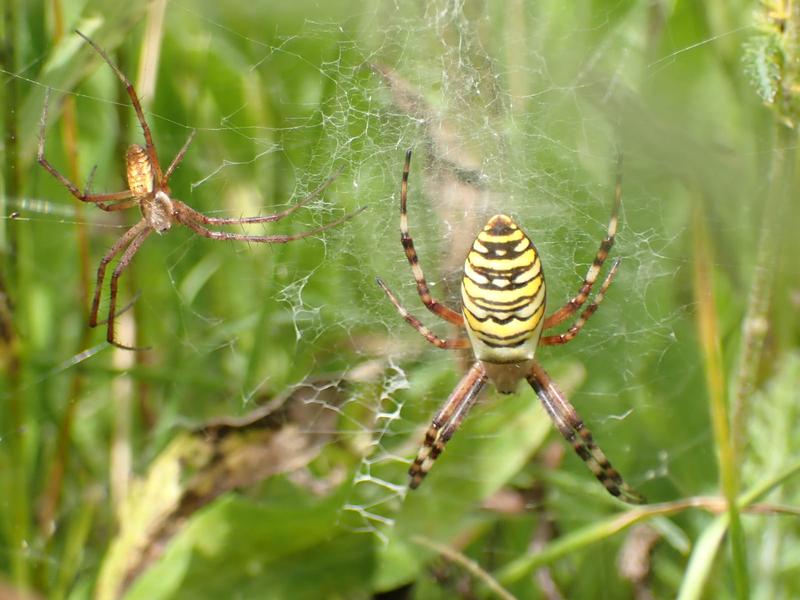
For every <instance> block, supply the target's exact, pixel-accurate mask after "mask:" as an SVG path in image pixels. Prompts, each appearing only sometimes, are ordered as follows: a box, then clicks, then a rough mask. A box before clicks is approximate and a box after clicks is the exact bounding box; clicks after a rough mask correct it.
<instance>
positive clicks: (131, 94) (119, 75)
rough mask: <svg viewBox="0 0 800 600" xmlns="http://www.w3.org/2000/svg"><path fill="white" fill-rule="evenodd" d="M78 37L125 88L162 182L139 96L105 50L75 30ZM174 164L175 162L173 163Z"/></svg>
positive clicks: (151, 135) (149, 154)
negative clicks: (104, 63)
mask: <svg viewBox="0 0 800 600" xmlns="http://www.w3.org/2000/svg"><path fill="white" fill-rule="evenodd" d="M75 33H77V34H78V35H79V36H81V37H82V38H83V39H84V40H86V42H87V43H88V44H89V45H90V46H91V47H92V48H94V51H95V52H97V53H98V54H99V55H100V56H101V57H102V59H103V60H104V61H106V64H108V66H109V67H111V68H112V69H113V70H114V73H116V75H117V79H119V80H120V81H121V82H122V85H124V86H125V91H126V92H127V93H128V97H129V98H130V100H131V104H132V105H133V110H134V111H135V112H136V118H137V119H138V121H139V125H140V126H141V128H142V133H143V134H144V141H145V145H146V146H147V155H148V156H149V157H150V163H151V164H152V165H153V168H154V169H155V170H156V173H155V180H156V181H158V182H163V181H164V177H163V174H162V173H161V165H160V164H159V162H158V154H157V153H156V147H155V144H153V134H152V133H151V132H150V126H149V125H148V124H147V120H146V119H145V118H144V111H143V110H142V103H141V102H139V96H138V95H137V94H136V90H135V89H134V87H133V84H132V83H131V82H130V80H129V79H128V78H127V77H126V76H125V74H124V73H123V72H122V71H121V70H120V69H119V67H118V66H117V65H115V64H114V63H113V62H112V61H111V59H110V58H109V56H108V54H106V52H105V50H103V49H102V48H101V47H100V46H98V45H97V44H96V43H95V42H94V41H93V40H92V39H90V38H89V37H87V36H85V35H84V34H83V33H81V32H80V31H78V30H77V29H76V30H75ZM173 162H175V161H173Z"/></svg>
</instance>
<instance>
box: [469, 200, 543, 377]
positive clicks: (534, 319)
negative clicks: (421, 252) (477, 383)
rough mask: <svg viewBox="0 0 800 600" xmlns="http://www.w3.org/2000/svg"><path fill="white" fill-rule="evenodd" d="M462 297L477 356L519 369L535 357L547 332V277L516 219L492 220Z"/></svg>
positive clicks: (472, 255)
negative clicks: (543, 321) (544, 320)
mask: <svg viewBox="0 0 800 600" xmlns="http://www.w3.org/2000/svg"><path fill="white" fill-rule="evenodd" d="M461 299H462V305H463V313H464V321H465V324H466V327H467V333H468V335H469V338H470V341H471V343H472V349H473V351H474V353H475V358H477V359H478V360H480V361H483V362H485V363H492V364H499V365H517V366H519V365H520V364H522V363H526V362H527V361H530V360H532V359H533V356H534V354H535V352H536V346H537V345H538V343H539V337H540V335H541V332H542V316H543V314H544V307H545V283H544V275H543V274H542V266H541V261H540V260H539V254H538V252H537V251H536V248H535V247H534V245H533V242H531V240H530V238H528V236H527V235H525V233H524V232H523V231H522V230H521V229H520V228H519V227H518V226H517V224H516V223H514V221H513V220H512V219H511V218H510V217H507V216H506V215H495V216H494V217H492V218H491V219H489V221H488V223H487V224H486V225H485V226H484V228H483V230H482V231H481V232H480V233H479V234H478V237H477V238H476V239H475V242H474V243H473V244H472V249H471V250H470V252H469V254H468V255H467V259H466V261H465V263H464V277H463V279H462V281H461ZM521 376H522V375H519V376H517V377H515V379H518V378H519V377H521ZM493 379H494V378H493ZM503 387H506V386H503Z"/></svg>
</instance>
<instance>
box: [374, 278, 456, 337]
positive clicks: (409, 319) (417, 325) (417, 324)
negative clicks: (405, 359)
mask: <svg viewBox="0 0 800 600" xmlns="http://www.w3.org/2000/svg"><path fill="white" fill-rule="evenodd" d="M376 280H377V282H378V285H379V286H381V289H382V290H383V291H384V293H385V294H386V295H387V296H388V297H389V300H391V302H392V304H394V307H395V308H396V309H397V312H399V313H400V316H401V317H403V318H404V319H405V320H406V323H408V324H409V325H411V326H412V327H413V328H414V329H416V330H417V331H418V332H419V333H420V335H422V337H424V338H425V339H426V340H428V341H429V342H430V343H431V344H433V345H434V346H436V347H438V348H444V349H446V350H452V349H465V348H469V347H470V344H469V339H468V338H454V339H446V340H445V339H442V338H440V337H438V336H437V335H436V334H435V333H433V332H432V331H431V330H430V329H428V328H427V327H425V325H423V324H422V321H420V320H419V319H418V318H417V317H415V316H414V315H412V314H411V313H409V312H408V311H407V310H406V309H405V308H404V307H403V305H402V304H400V301H399V300H398V299H397V296H395V295H394V293H393V292H392V290H390V289H389V287H388V286H387V285H386V284H385V283H384V282H383V279H381V278H380V277H377V278H376Z"/></svg>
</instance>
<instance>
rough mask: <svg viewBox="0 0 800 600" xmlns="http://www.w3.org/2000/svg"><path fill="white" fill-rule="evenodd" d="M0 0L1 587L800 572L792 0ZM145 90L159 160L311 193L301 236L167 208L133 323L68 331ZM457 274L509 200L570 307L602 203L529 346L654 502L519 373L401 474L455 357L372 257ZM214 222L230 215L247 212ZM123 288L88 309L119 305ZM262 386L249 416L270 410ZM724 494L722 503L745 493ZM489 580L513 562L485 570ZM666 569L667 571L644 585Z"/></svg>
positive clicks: (220, 177)
mask: <svg viewBox="0 0 800 600" xmlns="http://www.w3.org/2000/svg"><path fill="white" fill-rule="evenodd" d="M221 4H223V3H218V2H206V1H200V2H191V3H189V2H170V3H166V2H130V3H127V4H125V5H122V4H120V3H118V2H111V1H107V2H103V1H90V0H87V1H84V2H70V3H61V2H57V1H56V2H50V3H40V2H20V1H19V0H4V2H3V4H2V10H3V22H2V25H0V27H1V28H2V39H3V48H2V61H3V62H2V64H1V65H0V68H2V77H3V86H2V88H0V95H1V97H2V104H0V106H2V112H3V122H2V128H3V140H4V144H3V146H2V157H3V161H2V164H3V170H2V178H1V179H0V192H1V193H0V202H1V203H2V211H0V251H1V254H0V260H1V261H2V262H1V263H0V338H1V339H0V360H2V364H3V376H2V379H0V596H2V597H9V595H10V597H15V596H13V594H15V593H16V594H24V595H23V596H22V597H31V598H37V597H47V598H89V597H98V598H113V597H123V596H124V597H128V598H161V597H163V598H182V597H186V598H221V597H237V598H369V597H375V596H376V595H378V594H384V595H383V596H380V597H387V598H388V597H391V598H405V597H408V598H453V597H463V598H482V597H498V596H501V597H518V598H540V597H545V598H558V597H567V598H647V597H656V598H662V597H678V596H680V597H683V598H701V597H708V598H712V597H713V598H728V597H738V598H747V597H752V598H781V597H783V598H790V597H797V596H800V583H798V581H800V579H798V578H797V576H796V573H797V569H798V563H800V545H799V544H798V539H799V535H800V524H798V518H797V516H798V508H797V506H798V497H799V496H800V488H799V486H798V478H797V476H796V475H797V471H798V469H800V464H798V450H800V442H798V437H797V435H796V434H795V433H794V431H795V428H796V424H797V421H798V400H799V398H798V392H797V390H798V383H800V355H798V352H797V348H798V333H799V332H798V319H797V316H796V315H797V313H798V305H800V281H799V280H798V269H797V266H796V261H795V260H794V257H795V256H796V255H797V253H798V251H800V248H798V240H797V238H796V236H792V235H791V233H792V232H793V231H796V230H797V228H798V225H800V223H798V221H800V211H798V210H797V208H796V205H797V202H796V199H795V198H794V197H793V192H794V191H795V190H797V189H798V185H797V184H798V181H797V173H796V168H795V163H796V161H797V140H796V135H795V130H796V107H797V100H796V93H797V91H798V90H797V85H798V84H797V81H798V80H797V78H796V72H795V70H796V66H795V65H796V64H798V63H797V59H798V54H797V52H796V48H795V44H796V42H795V40H796V38H797V33H798V27H800V18H798V15H797V14H796V11H797V10H798V9H797V8H796V7H795V6H794V5H793V4H792V3H789V2H764V3H757V2H729V3H708V4H706V3H700V2H666V1H660V0H656V1H647V2H645V1H641V0H640V1H638V2H637V1H621V2H608V1H600V0H596V1H583V2H576V3H571V4H570V3H562V2H555V1H541V2H533V1H531V2H523V1H522V0H507V1H505V2H496V3H489V2H477V1H471V0H467V1H465V2H452V1H446V0H435V1H434V2H429V3H425V2H414V3H411V2H408V3H391V2H376V3H360V2H348V1H344V0H342V1H337V2H326V3H318V2H309V1H305V0H300V1H298V2H293V3H256V2H250V3H246V2H238V1H233V2H226V3H224V6H221ZM76 28H77V29H79V30H81V31H82V32H83V33H85V34H86V35H88V36H90V37H91V38H92V39H94V40H95V41H96V42H97V43H98V44H99V45H100V46H101V47H103V48H104V49H106V51H107V52H108V53H109V54H110V56H111V57H112V59H113V60H114V61H115V62H116V63H117V64H118V65H119V66H120V68H121V69H122V70H123V71H124V72H125V73H126V74H127V75H128V76H129V78H130V79H131V80H132V81H133V83H134V85H135V86H136V88H137V90H138V91H139V93H140V96H141V97H142V101H143V104H144V107H145V111H146V114H147V117H148V121H149V123H150V126H151V128H152V129H153V135H154V138H155V143H156V146H157V148H158V151H159V155H160V157H161V161H162V163H163V164H164V165H166V164H168V163H169V161H170V160H171V158H172V156H174V154H175V153H176V152H177V151H178V150H179V148H180V147H181V145H182V144H183V143H184V141H185V140H186V138H187V136H188V135H189V133H190V132H191V131H193V130H194V131H196V133H197V134H196V137H195V139H194V141H193V143H192V145H191V147H190V148H189V151H188V153H187V155H186V157H185V159H184V161H183V162H182V164H181V166H180V167H179V168H178V170H177V171H176V173H175V175H174V177H173V178H172V181H171V188H172V192H173V194H174V196H175V197H177V198H180V199H182V200H183V201H185V202H186V203H188V204H189V205H191V206H192V207H194V208H196V209H198V210H200V211H203V212H204V213H206V214H209V215H213V216H228V217H237V216H241V215H254V214H268V213H273V212H276V211H279V210H283V209H285V208H287V207H288V206H291V205H292V204H293V203H294V202H297V201H298V200H300V199H301V198H303V197H304V196H305V194H306V193H307V192H308V191H310V190H312V189H314V188H315V187H316V186H317V185H319V184H320V183H321V182H322V181H324V180H325V179H326V178H327V177H329V176H330V175H331V174H332V173H334V172H336V171H337V169H342V172H341V174H340V175H339V176H338V178H337V179H336V181H335V182H334V183H333V184H332V185H331V186H330V188H329V189H328V190H326V192H325V193H324V194H323V195H322V196H321V197H320V198H319V199H315V200H314V201H312V202H311V203H310V205H309V207H308V208H303V209H301V210H300V211H298V212H297V213H295V214H293V215H292V216H290V217H288V218H287V219H285V220H283V221H281V222H279V223H275V224H270V225H267V226H260V225H257V226H253V227H251V228H249V229H248V231H252V232H253V233H270V234H272V233H296V232H301V231H304V230H307V229H310V228H314V227H316V226H319V225H321V224H324V223H326V222H329V221H331V220H334V219H336V218H339V217H341V216H343V215H344V214H346V213H349V212H352V211H354V210H356V209H358V208H360V207H364V206H366V207H367V209H366V211H365V212H363V213H361V214H360V215H358V216H357V217H356V218H355V219H353V220H352V221H350V222H347V223H346V224H344V225H342V226H340V227H337V228H335V229H332V230H329V231H326V232H324V233H322V234H320V235H318V236H315V237H313V238H310V239H307V240H302V241H297V242H293V243H291V244H285V245H273V246H269V247H267V246H258V245H255V244H244V243H236V242H216V241H212V240H208V239H204V238H200V237H198V236H196V235H194V234H193V233H192V232H191V231H189V230H187V229H186V228H182V227H175V228H173V229H172V230H171V231H169V232H167V233H166V234H165V235H163V236H151V238H149V239H148V241H147V242H146V244H145V245H144V246H143V248H142V250H141V251H140V252H139V253H138V255H137V256H136V258H135V259H134V261H133V263H132V266H131V268H130V269H129V270H128V271H127V272H126V274H125V275H124V276H123V278H122V280H121V286H120V289H121V293H120V301H121V302H122V304H124V303H126V302H127V301H129V300H130V299H132V298H135V297H137V294H140V295H139V296H138V299H137V300H136V302H135V303H134V305H133V308H132V309H131V310H130V311H128V312H127V313H126V314H125V315H123V316H121V317H120V319H119V322H118V337H119V339H120V341H122V342H124V343H135V344H136V345H138V346H149V347H151V350H149V351H148V352H144V353H132V352H125V351H121V350H118V349H115V348H113V347H111V346H109V345H107V344H106V343H105V342H104V341H103V340H104V339H105V336H104V334H105V331H104V329H105V328H104V327H102V326H101V327H98V328H97V330H91V329H89V328H88V326H87V321H88V315H87V311H88V300H87V298H90V297H91V293H92V292H93V280H94V274H95V270H96V268H97V264H98V261H99V260H100V258H101V256H102V255H103V254H104V253H105V251H106V250H107V249H108V248H109V247H110V246H111V244H112V243H113V242H114V241H115V240H116V239H118V238H119V237H120V236H121V235H122V233H123V232H124V231H125V229H126V228H127V227H129V226H131V225H132V224H133V223H135V222H136V220H137V219H138V218H139V216H138V212H137V211H136V210H135V209H131V210H129V211H124V212H121V213H112V214H108V213H104V212H102V211H100V210H97V209H96V208H95V207H92V206H89V205H84V206H80V205H79V204H80V203H79V202H77V201H76V200H75V199H74V198H73V197H72V196H70V195H69V193H68V192H67V190H65V189H64V188H63V186H60V185H59V184H58V182H56V181H55V180H54V179H53V178H52V177H51V176H50V175H49V174H48V173H47V172H45V171H44V169H42V168H41V167H39V166H38V165H37V164H36V145H37V135H38V130H39V120H40V116H41V112H42V107H43V103H44V95H45V90H46V89H47V88H51V89H52V92H51V100H50V114H49V123H48V130H47V156H48V159H49V160H50V161H51V162H52V163H53V164H54V165H55V166H56V168H58V169H59V170H60V171H61V172H62V173H64V174H65V175H67V176H68V177H70V178H71V179H73V180H74V181H75V182H76V183H77V184H78V185H79V186H80V187H82V186H83V185H84V184H85V183H86V181H87V177H88V176H89V173H90V172H91V171H92V169H93V168H95V167H96V171H95V175H94V178H93V181H92V189H93V190H95V191H116V190H119V189H123V187H124V183H123V169H124V160H123V156H124V150H125V147H126V146H127V145H128V144H129V143H141V131H140V130H139V127H138V125H137V123H136V121H135V117H134V114H133V111H132V110H131V108H130V104H129V102H128V99H127V97H126V96H125V92H124V89H123V88H122V86H121V85H120V84H119V81H118V80H117V79H116V78H115V76H114V74H113V72H112V71H111V69H110V68H109V67H108V66H107V65H105V64H104V63H103V62H102V61H101V60H100V58H99V57H98V56H97V55H96V54H95V53H94V52H93V51H92V50H91V48H89V47H88V46H87V45H86V44H85V43H84V42H83V41H82V40H80V38H79V37H78V36H76V35H75V34H74V33H73V30H74V29H76ZM407 148H413V149H414V150H415V153H414V158H413V162H412V167H411V177H410V192H409V205H410V209H409V213H410V216H409V218H410V223H411V230H412V234H413V235H414V237H415V241H416V243H417V250H418V252H419V254H420V257H421V262H422V265H423V267H424V268H425V270H426V274H427V276H428V278H429V282H430V283H431V284H432V289H433V292H434V294H435V295H436V296H437V297H439V298H440V299H442V300H443V301H445V302H447V303H448V304H450V305H451V306H453V307H458V294H457V292H458V284H459V272H460V268H461V264H462V262H463V259H464V256H465V253H466V249H467V248H468V246H469V244H470V243H471V241H472V239H473V238H474V236H475V234H476V232H477V231H478V230H479V229H480V227H481V226H482V225H483V223H484V222H485V220H486V219H487V218H488V217H489V216H491V215H492V214H495V213H498V212H503V213H507V214H510V215H512V216H513V217H514V218H515V219H516V220H517V222H518V223H519V224H520V226H521V227H523V229H525V231H526V232H527V233H528V234H529V236H530V237H531V238H532V239H533V240H534V241H535V242H536V244H537V246H538V249H539V251H540V253H541V255H542V260H543V264H544V269H545V272H546V275H547V277H548V297H549V305H550V308H551V310H552V309H553V308H555V307H557V306H558V305H560V304H561V303H562V302H564V301H566V300H567V299H568V298H569V297H570V296H571V295H572V294H574V293H575V292H576V291H577V289H578V287H579V285H580V282H581V280H582V278H583V277H584V275H585V273H586V269H587V268H588V266H589V265H590V264H591V261H592V259H593V257H594V254H595V252H596V249H597V245H598V243H599V241H600V240H601V238H602V236H603V235H604V232H605V227H606V223H607V221H608V217H609V214H610V210H611V206H612V202H613V188H614V178H615V171H616V156H617V152H618V151H620V152H622V154H623V155H624V167H623V206H622V211H621V219H620V232H619V234H618V237H617V243H616V245H615V247H614V250H613V251H612V255H613V256H618V257H621V259H622V263H621V268H620V272H619V275H618V276H617V278H616V280H615V282H614V284H613V286H612V287H611V289H610V290H609V293H608V295H607V298H606V300H605V302H604V304H603V305H602V307H601V308H600V310H599V311H598V312H597V314H596V315H595V316H594V317H593V318H592V320H591V321H590V322H589V324H588V325H587V327H586V328H585V329H584V330H583V331H582V332H581V335H580V336H578V338H577V339H576V340H575V341H573V342H572V343H570V344H569V345H567V346H562V347H548V348H543V349H541V351H540V353H539V358H540V360H541V362H542V363H543V365H544V366H545V368H547V369H548V370H549V371H550V373H551V374H552V375H553V376H554V378H555V379H556V380H557V381H558V382H559V384H560V385H561V387H562V388H563V389H564V390H565V391H566V392H567V394H568V396H569V397H570V398H571V400H572V402H573V403H574V404H575V406H576V407H577V409H578V410H579V412H580V413H581V415H582V416H583V418H584V420H585V421H586V423H587V425H588V426H589V427H590V428H591V430H592V432H593V433H594V435H595V437H596V439H597V440H598V442H599V444H600V445H601V447H602V448H603V449H604V450H605V452H606V453H607V454H608V456H609V457H610V458H611V460H612V461H613V463H614V465H615V466H616V467H617V468H619V470H620V471H621V472H622V473H623V475H624V476H625V478H626V480H627V481H628V482H629V483H630V484H631V485H632V486H633V487H635V488H637V489H638V490H641V491H642V492H643V493H644V494H645V495H647V497H648V499H649V500H650V502H652V503H656V504H655V505H653V506H650V505H648V506H645V507H642V508H641V509H635V510H631V509H630V507H625V506H623V505H620V504H619V503H617V502H615V501H614V500H613V499H611V498H610V497H609V496H608V495H607V494H606V493H605V491H604V490H603V489H602V487H601V486H600V485H599V484H598V483H597V482H596V481H595V480H594V478H593V477H592V476H591V474H590V473H589V472H588V471H587V470H586V468H585V467H584V466H583V465H582V464H581V461H580V460H579V459H578V458H577V457H575V456H574V455H573V454H572V453H571V451H570V450H569V448H568V446H567V444H565V443H564V442H563V440H562V439H561V438H560V436H559V435H558V434H557V432H556V431H555V430H554V428H553V427H552V426H551V424H550V423H549V421H548V420H547V417H546V415H545V414H544V413H543V412H542V411H541V409H540V408H539V406H538V401H537V400H536V398H535V396H534V394H533V392H532V391H531V390H530V389H528V388H525V389H523V388H522V386H521V387H520V391H519V394H518V395H516V396H499V395H497V394H496V393H495V392H494V391H493V390H492V391H490V392H489V393H487V394H485V396H484V399H483V401H482V402H481V403H480V405H479V406H477V407H476V408H475V409H474V410H473V411H472V413H471V415H470V417H469V418H468V419H467V421H466V423H465V424H464V426H463V427H462V429H461V430H460V431H459V432H458V433H457V435H456V436H455V437H454V439H453V441H452V443H451V444H450V445H449V446H448V449H447V451H446V453H445V454H444V455H443V457H442V458H441V459H440V460H439V461H438V462H437V464H436V466H435V468H434V470H433V471H432V473H431V476H430V477H429V478H428V479H427V480H426V482H425V484H424V485H423V486H422V487H421V488H420V489H419V490H418V491H416V492H413V493H408V492H407V490H406V488H405V485H406V474H405V472H406V470H407V468H408V464H409V461H410V459H411V457H412V456H413V454H414V453H415V451H416V448H417V446H418V444H419V442H420V440H421V436H422V432H423V430H424V428H425V427H426V426H427V424H428V422H429V420H430V418H431V415H432V414H433V412H434V411H435V410H436V408H437V407H438V406H439V405H440V404H441V402H442V401H443V400H444V398H446V397H447V395H448V394H449V393H450V391H451V390H452V389H453V387H454V386H455V385H456V383H457V381H458V380H459V378H460V376H461V373H462V372H463V369H464V367H465V365H467V364H468V362H467V361H468V360H469V357H468V356H459V355H458V353H448V352H445V351H442V350H437V349H436V348H434V347H431V346H429V345H427V344H426V343H425V341H424V340H422V339H421V338H420V337H419V336H418V335H417V334H416V333H415V332H414V331H413V330H411V328H409V327H408V326H407V325H406V324H405V323H404V322H403V320H402V318H401V317H400V316H399V315H398V314H397V313H396V312H395V311H394V309H393V308H392V306H391V304H390V303H389V302H388V300H387V299H386V298H385V297H384V296H383V294H382V293H381V291H380V289H379V288H378V286H377V285H376V284H375V277H376V276H381V277H382V278H383V279H385V280H386V282H387V283H388V284H389V285H390V286H391V287H392V288H393V289H394V290H395V291H396V292H397V293H398V295H399V296H400V297H401V299H402V301H403V303H404V304H405V305H406V306H407V307H408V308H409V309H410V310H411V311H412V312H414V313H415V314H417V315H418V316H420V317H421V318H422V319H423V320H424V321H425V322H426V323H427V324H428V325H429V326H431V327H432V328H433V329H434V330H435V331H437V332H438V333H439V334H440V335H442V336H453V335H454V334H455V333H456V332H455V331H453V330H452V329H449V328H448V326H447V325H446V324H444V323H438V322H437V321H436V319H435V317H433V315H430V314H429V313H427V311H425V309H424V307H422V306H421V304H420V303H419V301H418V298H417V296H416V291H415V286H414V283H413V279H412V276H411V272H410V269H409V268H408V265H407V262H406V259H405V256H404V254H403V251H402V248H401V246H400V243H399V240H398V237H399V236H398V225H399V220H398V214H397V213H398V194H399V183H400V175H401V170H402V162H403V156H404V153H405V150H406V149H407ZM240 230H241V229H240V228H233V229H231V231H240ZM107 301H108V298H107V290H106V291H104V294H103V304H102V306H101V315H103V314H104V313H105V310H107ZM259 411H260V412H259ZM726 497H728V498H738V502H737V504H736V506H737V507H738V508H737V509H735V510H729V511H727V512H726V508H725V498H726ZM504 594H506V595H505V596H504ZM648 594H649V595H648Z"/></svg>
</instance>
